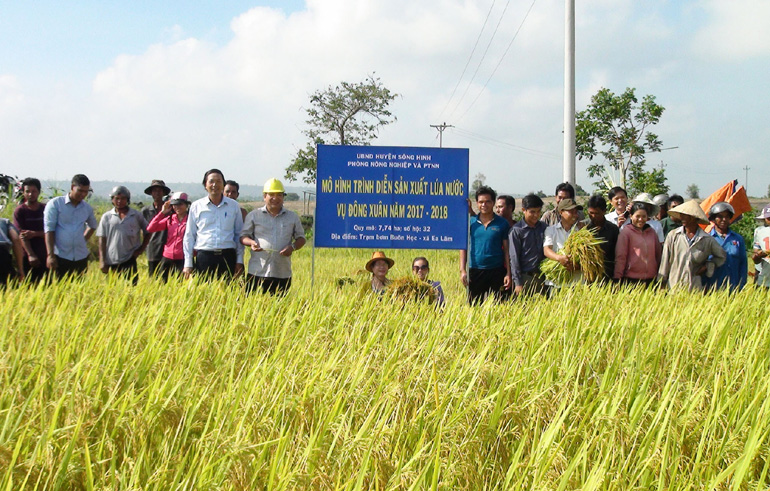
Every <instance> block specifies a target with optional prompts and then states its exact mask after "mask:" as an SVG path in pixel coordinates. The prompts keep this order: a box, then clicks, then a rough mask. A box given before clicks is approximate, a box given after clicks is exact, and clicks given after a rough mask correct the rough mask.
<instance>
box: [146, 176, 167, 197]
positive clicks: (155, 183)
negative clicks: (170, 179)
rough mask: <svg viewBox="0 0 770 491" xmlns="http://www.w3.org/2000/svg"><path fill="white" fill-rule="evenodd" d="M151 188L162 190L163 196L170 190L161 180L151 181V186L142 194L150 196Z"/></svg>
mask: <svg viewBox="0 0 770 491" xmlns="http://www.w3.org/2000/svg"><path fill="white" fill-rule="evenodd" d="M152 188H161V189H162V190H163V194H168V193H170V192H171V188H170V187H168V186H166V183H165V182H164V181H163V180H162V179H153V180H152V184H150V185H149V186H148V187H147V189H145V190H144V194H152Z"/></svg>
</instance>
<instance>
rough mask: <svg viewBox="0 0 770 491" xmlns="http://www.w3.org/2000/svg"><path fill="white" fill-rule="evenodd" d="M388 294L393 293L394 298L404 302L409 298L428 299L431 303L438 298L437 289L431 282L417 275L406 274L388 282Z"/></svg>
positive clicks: (416, 299)
mask: <svg viewBox="0 0 770 491" xmlns="http://www.w3.org/2000/svg"><path fill="white" fill-rule="evenodd" d="M386 295H389V296H391V295H392V296H393V298H395V299H399V300H403V301H404V302H407V301H409V300H412V301H418V302H421V301H427V303H429V304H432V303H435V302H436V299H437V298H438V292H437V291H436V289H435V288H433V287H432V286H431V285H430V283H428V282H425V281H422V280H421V279H419V278H418V277H416V276H404V277H403V278H396V279H395V280H393V281H391V282H390V284H388V287H387V293H386Z"/></svg>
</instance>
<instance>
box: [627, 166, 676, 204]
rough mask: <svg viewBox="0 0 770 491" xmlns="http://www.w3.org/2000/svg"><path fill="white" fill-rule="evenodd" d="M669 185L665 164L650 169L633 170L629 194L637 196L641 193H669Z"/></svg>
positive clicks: (629, 183) (629, 182)
mask: <svg viewBox="0 0 770 491" xmlns="http://www.w3.org/2000/svg"><path fill="white" fill-rule="evenodd" d="M668 190H669V186H668V184H666V172H665V169H664V167H663V166H660V167H656V168H654V169H652V170H650V171H647V170H644V169H641V170H638V171H637V170H632V171H631V175H630V179H629V180H628V189H627V191H628V194H629V196H632V197H633V196H636V195H637V194H639V193H650V194H651V195H653V196H655V195H656V194H665V193H668Z"/></svg>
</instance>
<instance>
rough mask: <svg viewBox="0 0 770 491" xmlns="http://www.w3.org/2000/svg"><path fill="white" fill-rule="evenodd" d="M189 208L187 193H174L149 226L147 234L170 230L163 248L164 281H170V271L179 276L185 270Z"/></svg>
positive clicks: (161, 270) (162, 266) (161, 267)
mask: <svg viewBox="0 0 770 491" xmlns="http://www.w3.org/2000/svg"><path fill="white" fill-rule="evenodd" d="M189 207H190V200H189V199H187V193H182V192H176V193H173V194H172V195H171V196H170V197H169V199H168V201H166V202H165V203H163V208H162V209H161V212H160V213H158V214H157V215H155V217H153V219H152V221H150V224H149V225H147V232H150V233H151V232H160V231H161V230H168V238H167V239H166V245H165V246H163V259H161V261H160V265H159V269H160V273H161V275H162V278H163V281H168V274H169V272H170V271H174V273H175V274H179V273H181V272H182V268H184V251H183V250H182V239H183V238H184V232H185V229H186V228H187V210H188V208H189Z"/></svg>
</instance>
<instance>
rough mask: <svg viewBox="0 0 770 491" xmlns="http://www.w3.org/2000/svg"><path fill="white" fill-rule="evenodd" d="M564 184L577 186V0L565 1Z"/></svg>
mask: <svg viewBox="0 0 770 491" xmlns="http://www.w3.org/2000/svg"><path fill="white" fill-rule="evenodd" d="M564 10H565V15H564V169H563V174H564V176H563V177H564V182H568V183H570V184H575V0H565V1H564Z"/></svg>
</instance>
